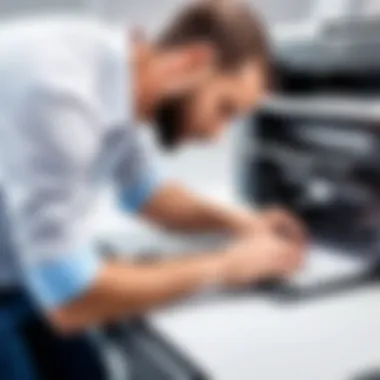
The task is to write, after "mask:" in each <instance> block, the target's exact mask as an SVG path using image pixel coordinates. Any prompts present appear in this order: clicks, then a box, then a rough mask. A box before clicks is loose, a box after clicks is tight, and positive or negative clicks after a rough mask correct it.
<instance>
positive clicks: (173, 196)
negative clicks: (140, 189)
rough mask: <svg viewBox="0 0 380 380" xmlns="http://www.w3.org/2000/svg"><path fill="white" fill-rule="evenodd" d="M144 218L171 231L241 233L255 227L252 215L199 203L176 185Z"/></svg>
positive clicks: (158, 197)
mask: <svg viewBox="0 0 380 380" xmlns="http://www.w3.org/2000/svg"><path fill="white" fill-rule="evenodd" d="M143 216H144V217H145V218H147V219H149V220H151V221H153V222H155V223H157V224H159V225H163V226H165V227H167V228H169V229H171V230H176V231H184V232H212V231H226V232H232V233H234V232H241V231H243V230H246V229H249V228H251V227H252V226H253V224H254V216H253V214H252V213H251V212H246V211H243V210H238V209H237V208H236V209H235V208H232V207H231V208H229V207H225V206H221V205H217V204H213V203H212V202H210V201H208V200H205V199H202V198H201V197H198V196H196V195H194V194H192V193H191V192H190V191H187V190H186V189H184V188H182V187H181V186H178V185H167V186H165V187H164V188H163V189H161V190H160V191H159V192H158V193H157V194H156V195H155V197H154V198H153V199H152V200H151V201H150V202H149V204H148V205H146V207H145V209H144V210H143Z"/></svg>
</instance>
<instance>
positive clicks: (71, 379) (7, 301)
mask: <svg viewBox="0 0 380 380" xmlns="http://www.w3.org/2000/svg"><path fill="white" fill-rule="evenodd" d="M100 352H101V347H99V345H98V344H97V343H96V341H95V340H94V339H93V337H92V335H89V334H83V335H79V336H75V337H70V338H63V337H61V336H59V335H57V334H56V333H55V332H53V331H52V330H51V328H50V327H49V326H48V324H47V323H46V322H45V321H44V320H43V319H42V318H40V317H39V313H37V312H35V311H34V310H33V308H32V307H31V305H30V303H29V302H28V300H27V298H26V297H25V296H23V295H22V294H21V293H19V292H16V291H15V292H8V293H7V294H0V379H1V380H87V379H91V380H106V370H105V366H104V364H103V362H102V360H101V357H102V355H101V354H100Z"/></svg>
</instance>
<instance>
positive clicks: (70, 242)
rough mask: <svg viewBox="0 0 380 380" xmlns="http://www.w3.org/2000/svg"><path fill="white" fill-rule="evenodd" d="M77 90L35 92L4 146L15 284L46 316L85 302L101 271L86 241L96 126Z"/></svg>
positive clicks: (58, 86)
mask: <svg viewBox="0 0 380 380" xmlns="http://www.w3.org/2000/svg"><path fill="white" fill-rule="evenodd" d="M76 86H77V84H75V80H73V81H72V82H70V81H67V82H64V81H63V82H62V83H61V82H57V83H56V82H54V83H50V84H48V85H46V84H45V83H38V84H36V85H35V87H34V88H33V89H32V90H31V91H29V93H28V97H27V98H26V99H24V100H23V102H22V103H21V105H22V107H20V110H19V112H18V113H17V115H16V116H15V117H14V118H13V119H10V120H9V123H11V125H10V128H7V135H6V138H7V144H5V143H4V144H2V145H4V146H5V145H6V146H5V149H6V150H7V151H6V152H5V154H4V155H3V157H4V159H5V162H4V165H3V166H4V167H5V168H6V170H7V172H8V175H7V181H6V183H5V184H4V186H5V193H6V197H7V203H8V205H9V207H8V208H9V214H10V215H9V216H10V219H11V223H12V229H13V231H14V232H15V234H14V235H15V236H14V238H15V239H14V240H15V245H16V251H17V254H18V256H17V258H16V259H17V264H18V267H19V268H20V276H21V278H22V279H23V280H24V282H23V284H24V286H25V288H26V289H27V290H28V292H29V293H30V294H31V295H32V296H33V298H34V299H35V301H36V302H37V303H38V304H39V305H40V306H41V307H43V308H45V309H54V308H57V307H60V306H62V305H64V304H66V303H68V302H70V301H71V300H74V299H76V298H78V297H80V296H81V295H82V294H84V293H85V292H86V290H88V289H89V288H90V287H91V285H92V284H93V282H94V281H95V279H96V277H97V275H98V273H99V269H100V267H101V265H102V263H101V260H100V258H99V257H98V255H97V252H96V251H95V249H94V248H93V247H92V245H91V244H90V243H89V241H88V240H87V238H86V234H85V224H86V215H87V213H88V211H89V209H90V207H91V199H92V187H91V178H90V177H91V176H90V173H91V167H92V165H93V161H94V157H95V153H96V150H97V146H98V143H99V142H98V138H97V135H96V133H95V131H96V127H97V126H96V119H97V118H96V114H95V113H94V111H93V109H94V107H92V105H91V100H90V98H87V97H86V96H87V95H86V94H85V93H83V94H82V93H80V90H79V89H80V86H78V90H77V87H76Z"/></svg>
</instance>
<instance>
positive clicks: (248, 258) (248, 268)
mask: <svg viewBox="0 0 380 380" xmlns="http://www.w3.org/2000/svg"><path fill="white" fill-rule="evenodd" d="M265 217H266V218H267V219H268V220H267V221H264V219H263V221H262V222H260V223H259V224H258V225H257V228H256V231H255V232H254V233H252V234H251V235H247V236H246V237H243V238H241V240H239V241H238V242H236V243H234V244H233V245H232V246H231V247H230V248H229V249H227V252H226V254H225V256H224V259H225V270H226V272H225V283H226V284H227V285H231V286H240V285H246V284H251V283H253V282H257V281H260V280H265V279H277V278H284V277H287V276H290V275H292V274H293V273H294V272H295V271H296V270H297V269H299V268H300V267H301V265H302V262H303V257H304V253H305V249H306V235H305V232H304V230H303V229H302V227H301V225H300V224H299V223H298V222H296V221H295V219H294V218H293V217H290V216H286V215H285V214H281V217H280V214H277V215H275V214H274V213H273V214H269V213H268V214H267V215H266V216H265ZM263 218H264V216H263Z"/></svg>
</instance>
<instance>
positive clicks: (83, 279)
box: [23, 246, 102, 310]
mask: <svg viewBox="0 0 380 380" xmlns="http://www.w3.org/2000/svg"><path fill="white" fill-rule="evenodd" d="M101 267H102V261H101V260H100V259H99V257H98V256H97V252H96V251H95V250H94V249H93V248H91V247H90V246H88V247H82V248H81V249H77V250H75V251H73V252H65V253H63V254H62V255H59V256H56V257H54V259H50V260H49V259H47V260H41V261H39V262H38V263H37V264H34V265H33V264H31V265H28V266H26V267H24V273H23V276H24V284H25V285H26V287H27V289H28V291H29V293H30V294H32V295H33V297H34V298H35V299H36V300H37V301H38V304H39V305H40V306H42V308H44V309H48V310H53V309H56V308H59V307H61V306H63V305H66V304H68V303H69V302H70V301H72V300H74V299H77V298H79V297H80V296H81V295H84V294H85V293H86V292H87V291H88V290H89V288H90V287H91V285H92V284H93V283H94V282H95V281H96V278H97V276H98V274H99V272H100V269H101Z"/></svg>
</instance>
